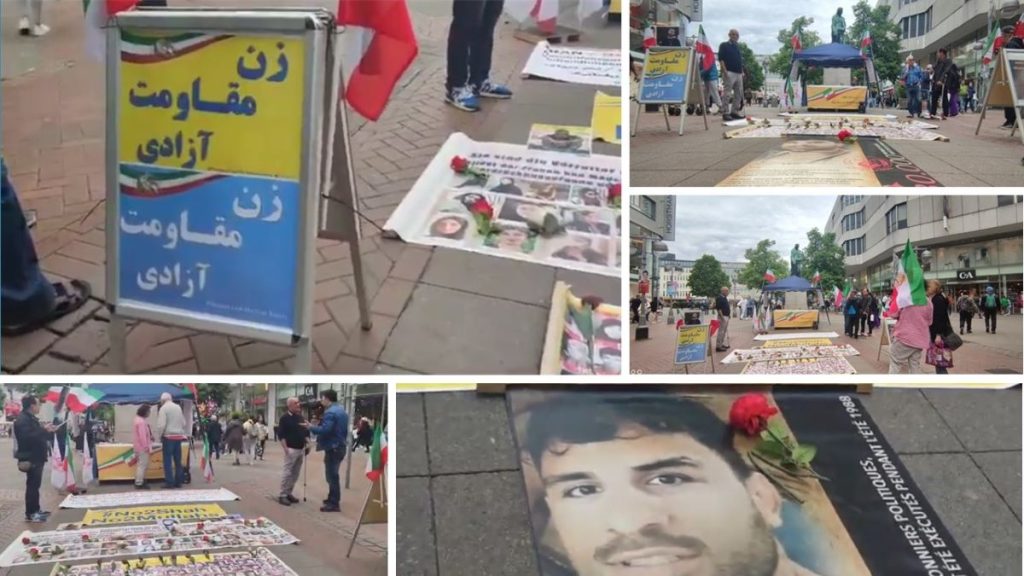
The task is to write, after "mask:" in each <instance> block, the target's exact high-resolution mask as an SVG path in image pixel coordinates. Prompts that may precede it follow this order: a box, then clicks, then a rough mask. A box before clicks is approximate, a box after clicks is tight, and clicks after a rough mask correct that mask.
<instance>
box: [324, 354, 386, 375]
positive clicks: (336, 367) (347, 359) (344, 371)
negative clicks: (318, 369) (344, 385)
mask: <svg viewBox="0 0 1024 576" xmlns="http://www.w3.org/2000/svg"><path fill="white" fill-rule="evenodd" d="M374 366H375V364H374V362H373V360H367V359H366V358H358V357H356V356H349V355H348V354H342V355H340V356H338V357H337V358H335V359H334V363H333V364H331V365H330V366H328V367H327V374H332V375H337V376H344V375H357V374H372V373H373V371H374Z"/></svg>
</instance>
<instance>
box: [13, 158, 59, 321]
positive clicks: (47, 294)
mask: <svg viewBox="0 0 1024 576" xmlns="http://www.w3.org/2000/svg"><path fill="white" fill-rule="evenodd" d="M0 165H2V170H0V171H2V178H3V180H2V186H0V210H2V212H0V214H2V220H0V317H2V318H3V323H4V325H6V326H16V325H19V324H25V323H26V322H30V321H32V320H35V319H37V318H41V317H44V316H46V315H47V314H49V313H50V311H51V310H53V308H54V306H55V305H56V298H57V294H56V292H54V290H53V285H52V284H50V281H49V280H47V279H46V277H45V276H43V271H42V270H40V269H39V257H38V256H36V248H35V244H33V242H32V236H31V235H30V234H29V233H28V225H27V224H26V222H25V214H24V213H23V212H22V211H21V204H20V203H19V202H18V197H17V196H16V195H15V193H14V185H12V184H11V181H10V180H9V179H8V178H7V165H6V164H3V163H2V161H0Z"/></svg>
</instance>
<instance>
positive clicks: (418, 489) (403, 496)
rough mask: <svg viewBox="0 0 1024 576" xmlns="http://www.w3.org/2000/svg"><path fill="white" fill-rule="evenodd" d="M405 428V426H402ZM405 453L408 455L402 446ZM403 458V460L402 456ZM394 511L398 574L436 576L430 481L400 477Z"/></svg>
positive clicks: (427, 479)
mask: <svg viewBox="0 0 1024 576" xmlns="http://www.w3.org/2000/svg"><path fill="white" fill-rule="evenodd" d="M403 427H404V425H403ZM402 453H403V454H406V449H405V447H404V445H403V448H402ZM403 459H404V457H403ZM397 493H398V494H400V496H399V497H398V499H397V500H398V508H397V510H396V512H395V521H396V528H395V533H396V542H395V543H396V545H397V547H398V549H397V552H396V553H395V555H396V556H397V558H398V560H397V566H398V574H408V575H415V576H437V554H436V550H435V544H434V529H433V523H432V522H430V521H429V519H430V518H431V517H432V516H433V515H434V509H433V506H432V504H431V499H430V479H429V478H399V479H398V486H397Z"/></svg>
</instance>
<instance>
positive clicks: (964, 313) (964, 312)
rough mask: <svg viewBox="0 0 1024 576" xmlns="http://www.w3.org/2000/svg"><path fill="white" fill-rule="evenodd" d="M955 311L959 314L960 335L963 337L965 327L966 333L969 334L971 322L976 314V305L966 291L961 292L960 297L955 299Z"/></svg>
mask: <svg viewBox="0 0 1024 576" xmlns="http://www.w3.org/2000/svg"><path fill="white" fill-rule="evenodd" d="M956 311H957V312H959V313H960V335H961V336H963V334H964V326H965V325H966V326H967V333H968V334H971V333H972V331H971V320H973V319H974V316H975V315H976V314H977V313H978V305H977V304H976V303H975V302H974V298H971V296H970V295H969V294H968V293H967V291H966V290H961V291H960V297H959V298H957V299H956Z"/></svg>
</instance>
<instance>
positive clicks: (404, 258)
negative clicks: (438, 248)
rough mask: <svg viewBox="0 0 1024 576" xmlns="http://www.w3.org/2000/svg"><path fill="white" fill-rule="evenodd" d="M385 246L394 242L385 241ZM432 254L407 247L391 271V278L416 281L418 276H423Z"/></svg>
mask: <svg viewBox="0 0 1024 576" xmlns="http://www.w3.org/2000/svg"><path fill="white" fill-rule="evenodd" d="M384 242H385V244H386V243H388V242H396V241H395V240H385V241H384ZM432 254H433V250H430V249H424V248H419V247H414V246H407V247H406V249H405V250H403V251H402V255H401V256H400V257H399V258H398V260H397V261H396V262H395V266H394V268H392V269H391V278H399V279H402V280H410V281H413V282H415V281H418V280H419V279H420V276H421V275H422V274H423V270H424V269H425V268H426V267H427V262H429V261H430V257H431V255H432Z"/></svg>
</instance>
